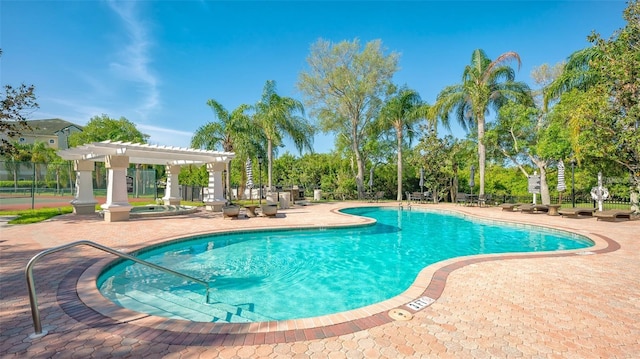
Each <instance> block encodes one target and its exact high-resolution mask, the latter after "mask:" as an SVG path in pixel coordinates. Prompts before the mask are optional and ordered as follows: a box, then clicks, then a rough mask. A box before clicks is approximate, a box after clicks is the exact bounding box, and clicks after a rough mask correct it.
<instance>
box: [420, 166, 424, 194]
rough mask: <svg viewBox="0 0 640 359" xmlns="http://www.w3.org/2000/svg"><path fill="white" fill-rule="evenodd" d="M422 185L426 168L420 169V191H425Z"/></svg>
mask: <svg viewBox="0 0 640 359" xmlns="http://www.w3.org/2000/svg"><path fill="white" fill-rule="evenodd" d="M422 187H424V168H421V169H420V192H421V193H424V190H423V189H422Z"/></svg>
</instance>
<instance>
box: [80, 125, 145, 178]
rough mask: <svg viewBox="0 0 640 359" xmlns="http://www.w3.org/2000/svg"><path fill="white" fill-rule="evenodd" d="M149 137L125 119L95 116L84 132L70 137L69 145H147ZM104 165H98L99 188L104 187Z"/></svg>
mask: <svg viewBox="0 0 640 359" xmlns="http://www.w3.org/2000/svg"><path fill="white" fill-rule="evenodd" d="M148 139H149V135H147V134H144V133H142V132H140V131H139V130H138V129H137V128H136V125H135V124H134V123H133V122H131V121H129V120H127V119H126V118H124V117H120V119H118V120H116V119H114V118H111V117H109V116H108V115H106V114H102V115H100V116H93V117H92V118H91V119H90V120H89V122H88V123H87V125H86V126H84V128H83V129H82V132H74V133H72V134H71V135H70V136H69V139H68V143H69V146H70V147H74V146H79V145H83V144H85V143H91V142H101V141H122V142H133V143H147V140H148ZM103 166H104V164H97V165H96V177H95V178H96V182H97V183H96V185H97V186H98V188H101V187H102V186H103V182H102V181H103V180H104V176H102V175H101V170H102V169H103Z"/></svg>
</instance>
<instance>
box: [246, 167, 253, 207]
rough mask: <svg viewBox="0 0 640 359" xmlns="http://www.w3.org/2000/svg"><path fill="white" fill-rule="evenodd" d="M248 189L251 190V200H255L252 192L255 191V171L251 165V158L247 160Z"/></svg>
mask: <svg viewBox="0 0 640 359" xmlns="http://www.w3.org/2000/svg"><path fill="white" fill-rule="evenodd" d="M246 166H247V167H246V171H247V188H248V189H249V198H253V196H252V195H251V190H252V189H253V169H252V165H251V158H247V165H246Z"/></svg>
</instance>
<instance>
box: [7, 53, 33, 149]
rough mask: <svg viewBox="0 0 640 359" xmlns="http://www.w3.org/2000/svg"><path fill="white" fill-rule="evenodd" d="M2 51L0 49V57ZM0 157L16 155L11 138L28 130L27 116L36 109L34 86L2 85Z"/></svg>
mask: <svg viewBox="0 0 640 359" xmlns="http://www.w3.org/2000/svg"><path fill="white" fill-rule="evenodd" d="M1 56H2V49H0V57H1ZM0 103H1V107H2V108H1V110H0V111H2V112H0V130H1V131H2V134H3V136H2V137H0V156H1V157H5V156H9V155H12V154H17V153H18V149H17V148H16V146H15V144H14V143H13V142H12V141H11V138H13V137H17V136H20V134H21V133H22V132H23V131H26V130H30V127H29V125H28V124H27V116H29V114H30V113H31V112H32V111H35V110H36V109H38V107H39V106H38V103H37V102H36V95H35V86H33V85H29V86H27V85H25V84H21V85H20V86H18V87H13V86H12V85H4V86H3V93H2V95H1V97H0Z"/></svg>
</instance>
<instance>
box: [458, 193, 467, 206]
mask: <svg viewBox="0 0 640 359" xmlns="http://www.w3.org/2000/svg"><path fill="white" fill-rule="evenodd" d="M467 201H468V199H467V194H466V193H461V192H458V194H457V195H456V203H457V204H467Z"/></svg>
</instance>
